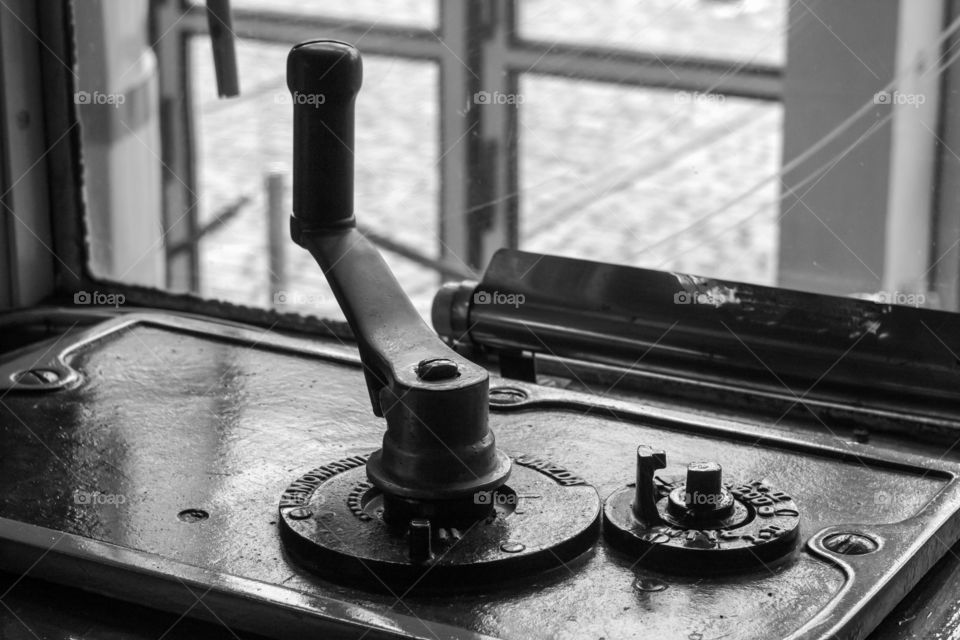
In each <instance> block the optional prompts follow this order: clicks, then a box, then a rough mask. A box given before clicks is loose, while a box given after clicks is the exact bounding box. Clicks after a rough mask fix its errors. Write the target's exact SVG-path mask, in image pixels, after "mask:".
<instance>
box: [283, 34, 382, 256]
mask: <svg viewBox="0 0 960 640" xmlns="http://www.w3.org/2000/svg"><path fill="white" fill-rule="evenodd" d="M362 82H363V64H362V62H361V60H360V53H359V52H358V51H357V50H356V49H355V48H354V47H353V46H351V45H349V44H346V43H344V42H337V41H334V40H316V41H312V42H304V43H302V44H299V45H297V46H296V47H294V48H293V49H292V50H291V51H290V54H289V56H288V57H287V87H288V88H289V89H290V94H291V98H292V100H293V217H294V219H295V221H296V224H298V225H299V227H300V229H301V230H303V231H308V230H311V229H330V228H337V227H350V226H354V225H355V220H354V217H353V157H354V156H353V153H354V145H353V129H354V124H353V121H354V103H355V102H356V98H357V92H358V91H359V90H360V85H361V84H362ZM294 235H295V236H296V233H295V234H294ZM294 239H295V240H296V239H297V238H296V237H295V238H294Z"/></svg>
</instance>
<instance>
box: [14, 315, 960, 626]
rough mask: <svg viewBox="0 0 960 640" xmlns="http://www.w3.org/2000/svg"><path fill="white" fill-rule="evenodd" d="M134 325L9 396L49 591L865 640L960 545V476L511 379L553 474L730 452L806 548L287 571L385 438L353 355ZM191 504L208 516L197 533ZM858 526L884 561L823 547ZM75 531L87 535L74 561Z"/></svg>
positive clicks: (19, 505)
mask: <svg viewBox="0 0 960 640" xmlns="http://www.w3.org/2000/svg"><path fill="white" fill-rule="evenodd" d="M113 329H114V330H113V331H112V332H110V333H107V334H106V335H105V336H104V337H102V338H100V339H97V340H95V341H93V342H88V343H87V344H86V345H84V346H83V347H81V348H79V349H77V350H76V351H75V352H74V354H73V355H72V356H71V357H70V358H68V362H69V364H70V365H71V366H72V367H73V368H75V369H76V370H77V371H79V372H81V380H80V381H79V383H78V384H77V385H76V386H73V387H71V388H68V389H64V390H60V391H54V392H49V393H43V394H37V393H26V392H21V391H18V390H13V391H10V392H9V393H7V395H6V396H4V397H3V400H2V404H0V452H2V455H3V461H2V466H0V516H2V518H3V519H2V520H0V533H2V535H3V537H4V538H6V539H7V541H5V542H3V543H2V544H0V563H2V567H3V568H5V569H7V570H11V571H17V570H23V569H26V568H27V567H29V566H30V564H33V561H34V560H37V559H38V558H39V561H38V562H36V564H35V566H33V568H32V569H31V572H30V574H31V575H33V576H37V577H48V578H52V579H58V580H63V581H66V582H78V583H85V584H88V585H91V584H93V585H94V586H92V587H91V588H95V589H98V590H101V591H107V592H111V591H110V590H111V589H113V591H112V592H111V593H112V595H114V596H115V597H121V598H131V599H141V598H144V599H147V598H148V596H147V593H149V594H152V595H150V596H149V600H150V601H149V602H148V604H151V606H155V607H159V608H168V609H175V608H176V607H177V606H179V605H180V604H182V602H178V601H177V600H176V598H174V597H173V594H174V592H175V591H178V590H179V591H181V592H183V588H182V585H181V584H179V583H178V582H177V578H176V577H174V576H181V578H182V579H186V577H189V579H190V580H192V581H194V582H190V584H192V585H193V584H197V583H199V584H206V585H208V586H210V587H211V588H212V593H216V594H217V599H216V600H215V607H214V608H215V610H216V611H217V613H218V615H221V616H222V617H224V619H229V621H230V622H231V623H233V624H236V625H238V628H245V627H244V626H243V625H244V623H245V621H246V623H249V622H250V621H251V620H252V619H254V618H256V617H257V616H256V615H254V614H252V613H251V610H250V605H249V603H250V602H251V598H252V599H253V600H255V601H257V602H261V603H264V602H266V603H272V606H273V607H278V608H280V609H283V610H285V611H291V610H296V611H297V612H298V619H301V620H302V619H311V620H319V621H321V622H325V623H327V624H330V625H334V624H336V625H338V626H337V628H339V629H340V630H341V631H343V629H346V628H350V627H351V625H352V626H353V628H357V627H358V626H363V625H370V626H374V627H377V628H379V629H381V630H382V631H383V632H384V633H403V632H407V633H413V631H412V630H414V629H417V628H418V627H417V625H421V626H420V627H419V629H420V633H421V635H430V633H429V632H428V631H424V627H423V626H422V623H420V622H418V620H417V619H418V618H419V619H422V620H426V621H428V622H429V623H430V624H432V625H437V626H436V628H437V629H439V631H438V632H437V635H439V636H441V637H443V636H444V635H446V636H448V637H449V636H450V635H451V634H452V633H454V632H452V631H451V630H450V629H451V628H453V627H455V628H458V629H462V630H463V631H462V632H456V633H458V634H460V633H467V632H474V633H483V634H489V635H494V636H501V637H522V638H534V637H561V638H562V637H570V638H580V637H601V636H603V637H608V638H621V637H636V636H639V635H644V636H649V637H660V638H667V639H669V638H682V639H688V638H689V637H690V636H691V634H701V635H702V637H704V638H709V637H716V636H723V635H724V634H727V635H726V637H729V638H771V637H788V636H790V635H791V634H794V636H795V637H803V638H814V637H829V636H830V635H832V634H839V635H840V637H858V636H861V635H863V634H865V633H866V632H867V631H869V629H870V628H871V627H872V626H873V625H874V624H876V623H877V622H879V621H880V620H881V619H882V617H883V615H884V614H885V613H886V612H887V611H888V610H889V609H891V608H892V607H893V606H895V604H896V602H897V601H898V600H899V599H900V597H901V596H902V595H903V594H905V593H906V592H907V591H908V590H909V589H910V588H911V587H912V586H913V584H914V583H915V582H916V580H918V579H919V578H920V577H921V576H922V575H923V573H924V572H925V571H926V570H927V568H928V567H929V566H931V565H932V564H933V563H934V562H935V561H936V559H937V558H939V557H940V556H941V555H942V554H943V553H945V552H946V549H947V547H948V546H949V545H950V544H952V543H953V542H954V541H955V540H956V539H957V526H956V519H955V518H954V517H953V514H954V511H955V510H956V507H957V505H958V502H960V497H958V491H957V487H956V484H955V483H952V482H951V480H952V478H953V471H954V469H955V468H956V465H955V464H954V463H950V462H946V461H940V460H936V459H933V458H925V457H919V456H910V455H902V454H892V453H890V452H889V451H885V450H883V449H879V448H876V447H872V446H870V445H859V444H856V445H853V444H848V443H845V442H840V441H836V440H835V439H833V438H827V437H819V436H804V437H802V438H801V437H800V436H797V437H794V438H790V437H782V436H773V435H770V433H769V432H768V431H767V430H765V429H764V427H763V425H762V424H750V423H746V422H744V423H736V422H732V421H728V420H722V419H719V418H710V417H706V416H701V415H694V414H691V413H688V412H686V411H684V410H683V409H682V408H679V407H678V408H677V409H675V410H668V409H663V408H654V407H651V406H647V405H644V404H643V403H628V402H622V401H614V400H609V399H604V398H599V397H595V396H588V395H585V394H576V393H570V392H565V391H562V390H557V389H550V388H545V387H537V386H533V385H526V384H518V383H513V382H511V384H510V386H511V387H513V388H514V389H516V390H519V391H521V392H522V393H519V394H517V393H513V394H509V395H510V397H511V398H512V400H511V403H509V404H498V405H494V408H495V411H494V412H493V413H492V414H491V424H492V426H493V428H495V429H496V430H497V433H498V441H499V443H500V444H501V446H502V447H503V448H504V449H505V450H507V451H516V452H519V451H523V452H528V453H531V454H533V455H536V456H538V457H542V458H545V459H549V460H551V461H554V462H556V463H557V464H559V465H562V466H563V467H565V468H567V469H570V470H571V471H572V472H574V473H576V474H577V475H579V476H581V477H583V478H584V479H586V480H587V481H588V482H590V483H591V484H593V485H595V486H596V487H597V489H598V490H599V492H600V494H601V495H602V496H607V495H609V494H610V493H611V492H613V491H615V490H616V489H618V488H620V487H621V486H623V484H624V482H625V481H626V480H628V479H629V478H631V477H632V474H633V473H634V468H633V465H634V462H635V460H634V457H635V452H636V446H637V444H638V443H640V442H647V443H656V444H657V446H658V447H661V448H663V449H665V450H667V451H669V452H670V455H671V460H670V463H669V464H668V466H667V468H666V469H665V470H664V473H665V474H666V475H679V474H682V473H683V471H684V469H685V467H686V464H687V463H689V462H691V461H694V460H699V459H702V458H703V456H704V453H705V452H709V455H710V458H711V459H713V460H716V461H717V462H718V463H720V464H721V465H722V466H723V469H724V471H725V474H726V477H727V478H729V480H730V482H738V481H744V480H747V479H754V478H755V479H761V480H764V481H767V482H769V483H770V484H772V485H774V486H782V487H791V495H792V497H793V498H794V499H795V500H796V502H797V504H798V505H801V509H802V511H803V513H802V517H803V522H804V524H803V531H802V535H803V543H804V546H803V547H802V548H801V550H800V551H799V552H798V553H797V555H796V557H795V558H794V559H792V560H791V561H790V562H788V563H786V564H782V565H778V566H776V567H771V568H770V569H769V570H768V569H767V568H763V567H761V568H760V569H758V570H756V571H754V572H751V573H748V574H738V575H736V576H733V577H730V576H727V577H722V578H721V577H691V576H680V575H672V574H670V573H668V572H654V571H652V570H647V569H643V568H639V567H637V566H633V563H632V562H631V561H629V560H628V559H625V558H624V557H622V556H621V555H619V554H616V553H614V552H611V551H608V549H607V547H606V546H605V545H604V544H598V545H597V546H596V547H595V548H594V550H593V551H592V552H591V553H589V554H587V555H586V556H584V557H582V558H580V559H578V560H577V561H575V562H572V563H568V564H567V566H566V567H565V568H564V569H562V570H561V571H558V572H556V573H554V574H551V575H548V576H544V577H542V578H536V579H534V580H533V581H532V582H515V581H510V580H507V581H505V583H504V585H503V587H502V588H491V589H485V590H481V591H479V592H476V593H469V594H460V595H456V594H449V595H445V596H443V597H437V596H436V595H432V596H429V597H428V596H417V595H414V594H408V595H404V594H400V593H398V594H396V595H397V597H394V596H393V595H390V594H387V595H384V594H376V593H372V592H367V591H360V590H355V589H350V588H346V587H343V586H340V585H336V584H333V583H330V582H327V581H324V580H322V579H318V578H316V577H315V576H313V575H311V574H310V573H309V572H307V571H305V570H303V569H301V568H299V567H297V566H296V565H295V564H294V563H292V562H290V561H289V559H288V558H287V557H286V556H285V555H284V553H283V551H282V545H281V544H280V541H279V534H278V531H277V518H276V500H277V496H279V495H280V494H281V493H282V492H283V490H284V489H285V488H286V487H287V486H288V485H289V483H290V481H291V478H295V477H296V476H297V474H298V473H302V472H303V470H305V469H311V468H314V467H316V466H317V465H318V464H322V463H323V462H324V461H327V460H331V459H338V458H343V457H349V456H353V455H362V454H364V453H367V452H369V451H370V450H371V449H374V448H376V446H377V444H378V441H379V437H380V434H381V433H382V428H381V426H380V425H379V421H378V420H377V419H376V418H374V417H373V416H372V415H370V413H369V404H368V398H367V396H366V390H365V387H364V384H363V376H362V373H361V369H360V368H359V366H358V361H357V358H356V357H355V356H353V355H351V349H350V348H349V347H346V346H343V345H338V344H336V343H334V344H318V343H315V342H314V343H309V342H305V341H299V340H295V339H291V338H282V337H278V336H275V335H273V334H269V333H262V332H259V331H256V330H243V329H238V328H235V327H224V326H221V325H212V324H211V325H207V324H205V323H199V322H195V321H185V320H176V321H173V320H153V321H151V322H143V321H140V322H138V321H137V318H135V317H129V318H126V319H123V320H119V321H117V322H116V323H115V324H114V325H113ZM208 332H209V334H208ZM495 388H496V383H495ZM120 496H122V500H121V499H120ZM185 509H200V510H203V511H206V512H207V513H208V514H209V517H208V518H206V519H201V520H197V521H193V522H189V521H184V520H181V519H180V518H178V517H177V516H178V514H179V513H181V512H182V511H184V510H185ZM36 527H44V528H46V529H48V531H46V535H40V534H38V531H40V533H41V534H42V533H44V532H43V531H42V530H38V529H37V528H36ZM850 530H855V531H857V532H861V533H862V534H864V535H868V536H872V537H873V538H875V539H876V540H878V541H880V544H879V548H878V550H877V551H876V552H874V553H870V554H866V555H860V556H844V555H840V554H836V553H834V552H831V551H829V550H828V549H827V548H826V547H824V546H823V540H824V539H825V538H827V537H829V536H831V535H833V534H836V533H845V532H848V531H850ZM55 531H62V532H66V533H67V534H69V535H66V536H63V537H62V538H61V542H58V543H56V544H53V542H55V539H56V535H57V534H56V533H51V532H55ZM10 539H15V540H16V541H15V542H10V541H9V540H10ZM51 545H52V551H50V552H49V553H47V554H46V555H45V556H44V557H42V558H40V555H41V554H42V553H43V552H44V551H45V550H46V549H47V548H48V547H51ZM61 545H63V546H62V547H61ZM31 549H32V550H33V551H32V552H28V551H29V550H31ZM79 557H83V558H85V564H84V563H81V562H80V561H79V560H78V558H79ZM98 561H99V563H100V565H99V566H101V567H102V568H103V567H105V568H104V569H102V571H103V572H102V573H98V571H99V570H97V569H95V568H94V567H95V566H97V565H96V563H97V562H98ZM78 566H82V567H84V568H83V570H80V569H78V568H77V567H78ZM178 572H179V573H178ZM107 575H109V579H107V578H106V577H105V576H107ZM124 575H128V576H129V575H134V576H136V577H137V578H138V579H137V580H130V579H129V578H128V579H127V580H124V579H123V578H122V577H121V576H124ZM184 576H186V577H184ZM507 577H509V576H507ZM164 578H165V581H164ZM136 584H140V585H141V587H140V589H139V591H138V590H137V589H136V588H134V585H136ZM652 584H654V585H657V586H656V588H651V586H650V585H652ZM144 585H150V586H151V588H150V589H147V587H146V586H144ZM268 585H272V586H268ZM184 593H185V592H184ZM231 596H232V597H231ZM254 596H256V597H254ZM181 597H183V596H182V594H181ZM398 597H402V598H400V599H399V601H398ZM189 604H190V602H189V601H188V602H187V603H186V604H183V606H182V607H181V609H180V610H181V611H182V610H184V609H186V608H187V607H188V606H189ZM284 607H286V608H284ZM269 610H272V608H271V607H270V606H267V605H262V606H261V607H260V608H258V609H257V611H258V612H259V611H269ZM444 625H449V626H444ZM391 629H392V631H391ZM274 635H278V636H279V637H283V635H284V634H283V631H282V630H281V629H279V627H277V628H276V629H275V630H274Z"/></svg>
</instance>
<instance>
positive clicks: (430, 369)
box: [417, 358, 460, 382]
mask: <svg viewBox="0 0 960 640" xmlns="http://www.w3.org/2000/svg"><path fill="white" fill-rule="evenodd" d="M458 375H460V367H459V366H458V365H457V363H456V362H454V361H453V360H450V359H449V358H427V359H426V360H421V361H420V363H419V364H418V365H417V377H418V378H420V379H421V380H426V381H427V382H439V381H441V380H450V379H451V378H456V377H457V376H458Z"/></svg>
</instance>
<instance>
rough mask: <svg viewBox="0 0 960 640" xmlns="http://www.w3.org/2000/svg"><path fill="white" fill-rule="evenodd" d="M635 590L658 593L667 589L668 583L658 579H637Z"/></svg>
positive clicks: (634, 585)
mask: <svg viewBox="0 0 960 640" xmlns="http://www.w3.org/2000/svg"><path fill="white" fill-rule="evenodd" d="M633 588H634V589H636V590H637V591H647V592H656V591H663V590H665V589H666V588H667V583H666V582H663V581H662V580H657V579H656V578H637V580H636V581H635V582H634V583H633Z"/></svg>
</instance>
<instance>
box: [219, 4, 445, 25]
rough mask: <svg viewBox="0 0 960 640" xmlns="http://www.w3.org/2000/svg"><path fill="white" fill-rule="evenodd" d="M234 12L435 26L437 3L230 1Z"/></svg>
mask: <svg viewBox="0 0 960 640" xmlns="http://www.w3.org/2000/svg"><path fill="white" fill-rule="evenodd" d="M232 4H233V6H234V7H235V8H237V9H263V10H264V11H281V12H283V13H292V14H301V15H314V16H324V17H331V18H344V19H352V20H370V21H374V22H378V23H382V24H403V25H413V26H419V27H434V26H435V25H436V24H437V3H436V2H435V1H432V0H233V3H232Z"/></svg>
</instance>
